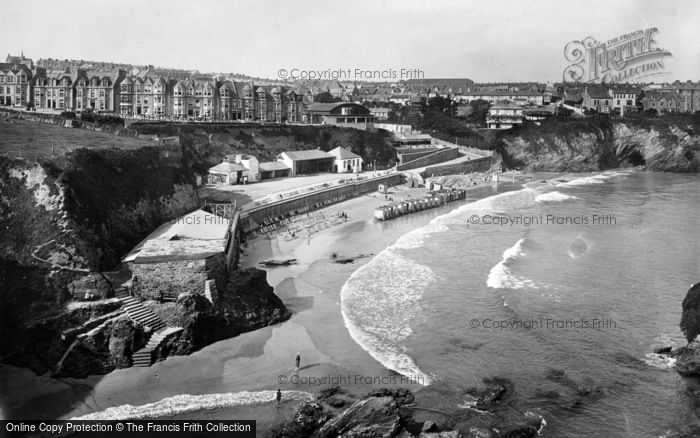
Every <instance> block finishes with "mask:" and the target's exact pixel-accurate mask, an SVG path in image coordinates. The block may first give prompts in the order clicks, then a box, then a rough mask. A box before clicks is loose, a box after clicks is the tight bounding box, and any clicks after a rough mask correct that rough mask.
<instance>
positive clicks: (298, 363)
mask: <svg viewBox="0 0 700 438" xmlns="http://www.w3.org/2000/svg"><path fill="white" fill-rule="evenodd" d="M296 364H297V366H296V368H294V371H299V365H300V364H301V353H297V359H296Z"/></svg>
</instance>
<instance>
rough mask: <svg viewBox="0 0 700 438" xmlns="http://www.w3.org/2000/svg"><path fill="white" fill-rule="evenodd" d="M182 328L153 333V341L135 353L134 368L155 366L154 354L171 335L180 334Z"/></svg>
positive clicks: (169, 328)
mask: <svg viewBox="0 0 700 438" xmlns="http://www.w3.org/2000/svg"><path fill="white" fill-rule="evenodd" d="M180 330H182V327H167V328H163V329H160V330H158V331H157V332H155V333H153V335H152V336H151V339H149V340H148V344H146V346H145V347H143V348H142V349H140V350H139V351H137V352H136V353H134V356H133V357H132V366H135V367H150V366H151V365H153V352H154V351H155V350H156V348H158V347H159V346H160V344H161V343H162V342H163V341H164V340H165V339H166V338H167V337H168V336H170V335H171V334H173V333H176V332H179V331H180Z"/></svg>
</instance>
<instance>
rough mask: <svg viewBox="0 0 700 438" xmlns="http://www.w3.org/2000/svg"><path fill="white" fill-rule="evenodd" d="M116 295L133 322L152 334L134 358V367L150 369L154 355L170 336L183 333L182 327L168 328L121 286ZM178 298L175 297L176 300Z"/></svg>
mask: <svg viewBox="0 0 700 438" xmlns="http://www.w3.org/2000/svg"><path fill="white" fill-rule="evenodd" d="M114 295H115V296H116V297H117V298H119V301H121V302H122V308H123V309H124V310H126V312H127V315H129V318H131V320H132V321H134V322H136V323H138V324H140V325H142V326H144V327H148V328H149V329H150V330H149V331H148V333H150V334H151V336H150V338H149V339H148V342H147V343H146V346H145V347H143V348H142V349H140V350H138V351H136V352H135V353H134V355H133V356H132V366H134V367H150V366H151V365H153V353H154V351H155V350H156V349H157V348H158V347H159V346H160V345H161V344H162V343H163V341H164V340H165V339H167V338H168V336H170V335H172V334H174V333H177V332H179V331H182V330H183V329H182V327H167V326H166V324H165V322H164V321H163V320H162V319H160V318H159V317H158V316H157V315H156V314H155V313H153V312H152V311H151V310H150V309H149V308H147V307H146V306H144V305H143V304H142V303H141V302H140V301H138V300H137V299H136V298H134V297H132V296H131V293H130V292H129V289H128V288H126V287H124V286H120V287H118V288H116V289H115V290H114ZM176 298H177V297H175V299H176Z"/></svg>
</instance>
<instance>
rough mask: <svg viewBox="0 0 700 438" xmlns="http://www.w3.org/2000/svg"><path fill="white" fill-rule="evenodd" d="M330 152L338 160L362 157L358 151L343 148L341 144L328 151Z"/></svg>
mask: <svg viewBox="0 0 700 438" xmlns="http://www.w3.org/2000/svg"><path fill="white" fill-rule="evenodd" d="M328 154H329V155H333V156H334V157H335V158H336V159H338V160H353V159H355V158H360V156H359V155H357V154H356V153H354V152H350V151H349V150H347V149H344V148H341V147H340V146H338V147H337V148H335V149H333V150H332V151H328Z"/></svg>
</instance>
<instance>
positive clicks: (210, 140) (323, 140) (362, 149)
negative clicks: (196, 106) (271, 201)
mask: <svg viewBox="0 0 700 438" xmlns="http://www.w3.org/2000/svg"><path fill="white" fill-rule="evenodd" d="M130 129H131V130H134V131H135V132H137V133H138V134H139V135H141V136H143V135H158V136H179V137H180V141H181V142H182V141H183V140H184V141H185V143H186V144H187V145H188V146H191V147H190V148H189V149H188V150H189V151H191V152H192V154H193V155H192V158H193V159H192V161H193V162H194V163H201V167H200V168H198V170H199V172H200V173H206V168H207V167H208V166H213V165H214V164H217V163H218V162H220V161H221V158H223V157H224V155H227V154H249V155H253V156H255V157H256V158H257V159H258V160H260V161H275V159H276V157H277V155H279V154H280V153H281V152H284V151H296V150H309V149H321V150H323V151H329V150H331V149H334V148H336V147H338V146H340V147H343V148H346V149H349V150H351V151H352V152H354V153H356V154H358V155H359V156H361V157H362V158H363V159H364V160H365V162H366V163H371V162H374V161H376V162H377V165H379V166H388V165H391V164H392V163H393V162H394V160H395V158H396V153H395V152H394V149H393V147H392V146H391V143H390V139H391V134H390V133H388V132H386V131H383V130H377V131H375V132H370V131H362V130H358V129H351V128H339V127H336V126H309V125H277V124H270V125H265V124H260V123H255V124H253V123H231V124H177V123H167V122H161V123H134V124H132V125H131V126H130ZM205 166H206V167H205Z"/></svg>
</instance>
